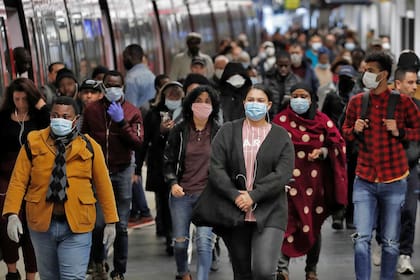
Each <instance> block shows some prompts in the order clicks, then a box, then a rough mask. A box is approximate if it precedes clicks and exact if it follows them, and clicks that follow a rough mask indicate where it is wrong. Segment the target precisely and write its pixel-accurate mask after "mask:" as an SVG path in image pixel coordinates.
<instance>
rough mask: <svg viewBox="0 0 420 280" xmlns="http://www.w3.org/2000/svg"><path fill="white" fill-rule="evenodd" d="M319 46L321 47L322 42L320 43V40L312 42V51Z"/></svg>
mask: <svg viewBox="0 0 420 280" xmlns="http://www.w3.org/2000/svg"><path fill="white" fill-rule="evenodd" d="M321 47H322V43H321V42H315V43H312V49H313V50H314V51H317V50H319V49H320V48H321Z"/></svg>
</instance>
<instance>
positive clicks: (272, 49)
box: [265, 47, 276, 57]
mask: <svg viewBox="0 0 420 280" xmlns="http://www.w3.org/2000/svg"><path fill="white" fill-rule="evenodd" d="M265 53H266V54H267V56H268V57H270V56H273V55H274V54H275V53H276V50H275V49H274V48H272V47H268V48H266V49H265Z"/></svg>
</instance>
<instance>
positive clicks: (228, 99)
mask: <svg viewBox="0 0 420 280" xmlns="http://www.w3.org/2000/svg"><path fill="white" fill-rule="evenodd" d="M236 74H239V75H241V76H242V77H243V78H244V79H245V83H244V84H243V85H242V86H241V87H240V88H236V87H234V86H232V85H231V84H229V83H227V80H228V79H229V78H230V77H232V76H234V75H236ZM251 85H252V82H251V79H250V78H249V77H248V75H247V74H246V71H245V68H244V67H243V66H242V64H241V63H238V62H229V63H228V64H227V65H226V68H225V70H224V71H223V75H222V78H221V79H220V104H221V107H222V110H223V120H224V121H225V122H228V121H232V120H237V119H240V118H243V117H244V116H245V111H244V105H243V100H244V98H245V95H246V92H247V90H248V88H249V87H250V86H251Z"/></svg>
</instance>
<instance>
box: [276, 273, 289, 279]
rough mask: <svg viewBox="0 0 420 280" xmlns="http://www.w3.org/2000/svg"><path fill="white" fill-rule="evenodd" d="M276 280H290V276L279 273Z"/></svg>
mask: <svg viewBox="0 0 420 280" xmlns="http://www.w3.org/2000/svg"><path fill="white" fill-rule="evenodd" d="M276 280H289V275H288V274H287V273H285V272H277V278H276Z"/></svg>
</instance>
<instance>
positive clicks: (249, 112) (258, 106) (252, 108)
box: [245, 102, 268, 121]
mask: <svg viewBox="0 0 420 280" xmlns="http://www.w3.org/2000/svg"><path fill="white" fill-rule="evenodd" d="M267 110H268V108H267V104H265V103H261V102H246V103H245V115H246V116H247V117H248V118H249V119H251V120H253V121H259V120H261V119H263V118H264V117H265V115H266V114H267Z"/></svg>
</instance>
